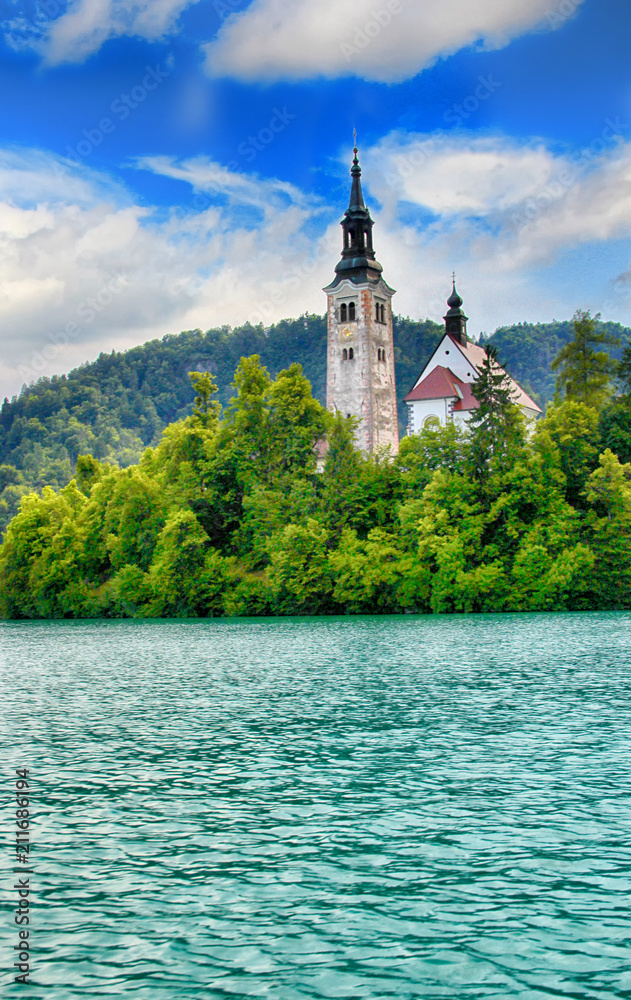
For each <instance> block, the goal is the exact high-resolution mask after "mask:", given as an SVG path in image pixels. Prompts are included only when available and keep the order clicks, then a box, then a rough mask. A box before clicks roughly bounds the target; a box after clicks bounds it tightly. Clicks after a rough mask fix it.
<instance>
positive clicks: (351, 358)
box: [348, 347, 355, 361]
mask: <svg viewBox="0 0 631 1000" xmlns="http://www.w3.org/2000/svg"><path fill="white" fill-rule="evenodd" d="M354 357H355V353H354V351H353V348H352V347H349V349H348V360H349V361H352V360H353V358H354Z"/></svg>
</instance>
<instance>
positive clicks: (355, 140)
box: [353, 128, 357, 153]
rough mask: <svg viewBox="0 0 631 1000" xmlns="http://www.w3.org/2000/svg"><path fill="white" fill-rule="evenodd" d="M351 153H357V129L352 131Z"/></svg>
mask: <svg viewBox="0 0 631 1000" xmlns="http://www.w3.org/2000/svg"><path fill="white" fill-rule="evenodd" d="M353 152H354V153H356V152H357V129H356V128H354V129H353Z"/></svg>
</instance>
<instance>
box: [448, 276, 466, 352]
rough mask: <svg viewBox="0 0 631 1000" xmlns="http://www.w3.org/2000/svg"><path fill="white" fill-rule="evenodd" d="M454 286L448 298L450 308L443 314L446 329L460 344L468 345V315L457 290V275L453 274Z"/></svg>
mask: <svg viewBox="0 0 631 1000" xmlns="http://www.w3.org/2000/svg"><path fill="white" fill-rule="evenodd" d="M452 282H453V288H452V291H451V295H450V296H449V298H448V299H447V305H448V306H449V309H448V310H447V312H446V313H445V315H444V316H443V319H444V320H445V330H446V331H447V333H450V334H451V336H452V337H455V338H456V340H457V341H458V343H459V344H462V346H463V347H466V345H467V342H468V337H467V320H468V319H469V317H468V316H465V313H464V309H463V308H462V299H461V297H460V296H459V295H458V292H457V291H456V275H455V274H454V275H453V276H452Z"/></svg>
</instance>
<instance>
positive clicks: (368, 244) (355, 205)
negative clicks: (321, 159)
mask: <svg viewBox="0 0 631 1000" xmlns="http://www.w3.org/2000/svg"><path fill="white" fill-rule="evenodd" d="M361 175H362V168H361V167H360V165H359V160H358V158H357V146H355V148H354V149H353V164H352V166H351V177H352V178H353V180H352V183H351V196H350V200H349V203H348V208H347V209H346V211H345V212H344V218H343V219H342V221H341V223H340V225H341V227H342V231H343V233H344V245H343V248H342V259H341V260H340V261H339V262H338V264H337V267H336V268H335V273H336V275H337V278H336V281H341V280H342V279H344V278H348V279H350V281H353V282H362V281H367V280H368V281H378V280H379V278H380V276H381V272H382V271H383V268H382V266H381V264H380V263H379V261H378V260H375V251H374V249H373V245H372V227H373V225H374V223H373V221H372V219H371V218H370V212H369V211H368V209H367V208H366V203H365V201H364V194H363V192H362V182H361Z"/></svg>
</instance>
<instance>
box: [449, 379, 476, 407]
mask: <svg viewBox="0 0 631 1000" xmlns="http://www.w3.org/2000/svg"><path fill="white" fill-rule="evenodd" d="M460 386H461V389H460V391H461V392H462V399H459V400H458V402H457V403H454V405H453V407H452V409H453V411H454V413H458V412H459V411H462V410H479V409H480V404H479V402H478V401H477V399H476V398H475V396H474V395H473V392H472V389H471V385H470V383H469V382H461V383H460Z"/></svg>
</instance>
